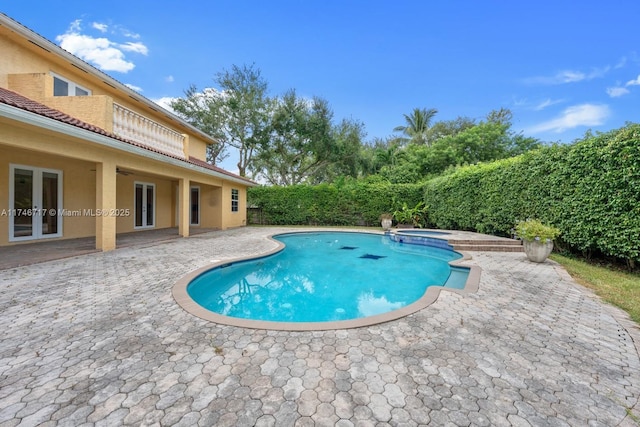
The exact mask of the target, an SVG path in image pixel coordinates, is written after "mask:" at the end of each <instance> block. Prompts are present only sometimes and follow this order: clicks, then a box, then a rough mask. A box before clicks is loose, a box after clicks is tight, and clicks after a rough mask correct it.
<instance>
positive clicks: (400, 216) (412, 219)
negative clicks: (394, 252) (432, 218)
mask: <svg viewBox="0 0 640 427" xmlns="http://www.w3.org/2000/svg"><path fill="white" fill-rule="evenodd" d="M426 216H427V207H426V206H425V204H424V202H419V203H418V204H417V205H415V207H413V208H410V207H409V206H408V205H407V203H406V202H405V203H403V204H402V208H401V209H398V210H397V211H395V212H394V213H393V217H394V218H395V220H396V222H397V223H398V228H414V227H419V228H422V227H423V226H424V225H425V223H426V219H427V218H426Z"/></svg>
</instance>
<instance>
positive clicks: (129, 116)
mask: <svg viewBox="0 0 640 427" xmlns="http://www.w3.org/2000/svg"><path fill="white" fill-rule="evenodd" d="M113 133H114V134H116V135H118V136H119V137H121V138H125V139H129V140H131V141H134V142H137V143H139V144H143V145H146V146H147V147H149V148H153V149H156V150H159V151H162V152H164V153H166V154H170V155H172V156H177V157H180V158H182V159H184V158H185V155H184V149H183V147H184V136H183V135H181V134H179V133H178V132H175V131H173V130H171V129H169V128H168V127H165V126H162V125H161V124H159V123H157V122H154V121H153V120H151V119H148V118H146V117H144V116H141V115H140V114H138V113H135V112H133V111H131V110H129V109H128V108H125V107H123V106H122V105H118V104H115V103H114V104H113Z"/></svg>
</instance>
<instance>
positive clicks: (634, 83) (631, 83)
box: [626, 75, 640, 86]
mask: <svg viewBox="0 0 640 427" xmlns="http://www.w3.org/2000/svg"><path fill="white" fill-rule="evenodd" d="M626 86H640V75H638V77H637V78H635V79H633V80H629V81H628V82H627V84H626Z"/></svg>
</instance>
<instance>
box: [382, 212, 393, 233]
mask: <svg viewBox="0 0 640 427" xmlns="http://www.w3.org/2000/svg"><path fill="white" fill-rule="evenodd" d="M380 224H381V225H382V229H383V230H385V231H387V230H390V229H391V225H392V224H393V215H391V214H390V213H383V214H382V215H380Z"/></svg>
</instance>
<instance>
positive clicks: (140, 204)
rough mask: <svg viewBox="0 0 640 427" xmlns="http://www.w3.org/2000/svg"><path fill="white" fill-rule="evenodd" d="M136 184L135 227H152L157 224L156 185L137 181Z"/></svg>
mask: <svg viewBox="0 0 640 427" xmlns="http://www.w3.org/2000/svg"><path fill="white" fill-rule="evenodd" d="M134 185H135V191H134V193H135V201H134V205H133V206H134V207H135V209H134V211H135V212H134V218H135V223H134V228H152V227H154V226H155V224H156V209H155V206H156V197H155V193H156V186H155V185H154V184H149V183H146V182H136V183H135V184H134Z"/></svg>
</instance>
